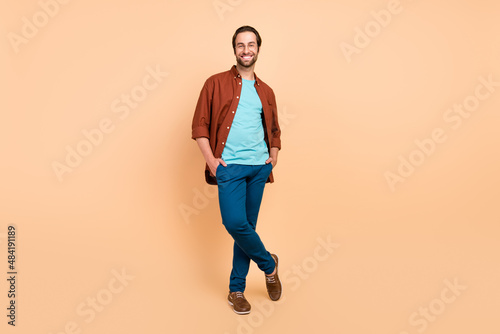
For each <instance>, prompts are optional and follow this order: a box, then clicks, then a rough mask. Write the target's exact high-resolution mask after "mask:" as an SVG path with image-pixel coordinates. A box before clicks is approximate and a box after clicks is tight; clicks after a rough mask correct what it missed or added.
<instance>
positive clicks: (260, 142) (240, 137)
mask: <svg viewBox="0 0 500 334" xmlns="http://www.w3.org/2000/svg"><path fill="white" fill-rule="evenodd" d="M242 81H243V82H242V87H241V95H240V101H239V103H238V108H237V109H236V113H235V115H234V119H233V124H232V125H231V129H229V135H228V137H227V140H226V145H225V147H224V150H223V151H222V160H224V161H225V162H226V163H228V164H239V165H263V164H265V163H266V160H267V159H269V151H268V149H267V144H266V142H265V140H264V127H263V126H262V102H261V101H260V98H259V95H258V94H257V90H256V89H255V86H254V83H255V80H246V79H243V78H242Z"/></svg>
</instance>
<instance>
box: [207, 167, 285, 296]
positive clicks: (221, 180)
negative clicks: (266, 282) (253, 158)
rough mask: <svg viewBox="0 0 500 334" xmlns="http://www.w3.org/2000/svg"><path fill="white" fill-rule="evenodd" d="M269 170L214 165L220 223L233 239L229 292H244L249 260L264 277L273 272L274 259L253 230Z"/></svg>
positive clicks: (270, 168) (267, 168)
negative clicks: (215, 166)
mask: <svg viewBox="0 0 500 334" xmlns="http://www.w3.org/2000/svg"><path fill="white" fill-rule="evenodd" d="M271 170H272V164H271V163H269V164H266V165H255V166H254V165H237V164H227V167H224V166H223V165H222V164H220V165H219V166H217V170H216V172H215V174H216V175H215V176H216V178H217V184H218V188H219V189H218V190H219V207H220V212H221V216H222V224H224V226H225V228H226V230H227V231H228V232H229V234H230V235H231V236H232V237H233V239H234V247H233V269H232V271H231V276H230V279H229V292H234V291H241V292H243V291H245V287H246V277H247V274H248V269H249V267H250V260H253V261H254V262H255V263H256V264H257V266H258V267H259V268H260V269H261V270H262V271H263V272H264V273H266V274H271V273H272V272H273V271H274V267H275V263H274V259H273V258H272V257H271V254H270V253H269V252H268V251H267V250H266V248H265V247H264V244H263V243H262V241H261V240H260V237H259V235H258V234H257V232H256V231H255V227H256V225H257V216H258V215H259V209H260V203H261V201H262V195H263V193H264V186H265V184H266V180H267V178H268V177H269V174H270V173H271Z"/></svg>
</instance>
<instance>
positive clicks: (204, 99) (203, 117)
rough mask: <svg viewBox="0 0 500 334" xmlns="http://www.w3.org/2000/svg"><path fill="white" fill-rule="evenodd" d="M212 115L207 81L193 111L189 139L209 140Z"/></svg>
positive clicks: (210, 93) (210, 94)
mask: <svg viewBox="0 0 500 334" xmlns="http://www.w3.org/2000/svg"><path fill="white" fill-rule="evenodd" d="M211 115H212V90H211V89H210V84H209V81H208V80H207V81H206V82H205V84H204V85H203V88H202V89H201V92H200V97H199V98H198V103H197V104H196V109H195V111H194V116H193V123H192V126H191V138H192V139H196V138H199V137H206V138H209V139H210V119H211Z"/></svg>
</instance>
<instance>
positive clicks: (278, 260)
mask: <svg viewBox="0 0 500 334" xmlns="http://www.w3.org/2000/svg"><path fill="white" fill-rule="evenodd" d="M274 256H276V275H277V276H278V282H280V286H281V293H280V296H279V298H278V299H271V297H269V299H271V300H272V301H273V302H276V301H278V300H280V298H281V296H283V284H281V280H280V274H279V270H278V267H279V262H280V258H279V257H278V254H274Z"/></svg>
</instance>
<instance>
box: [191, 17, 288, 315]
mask: <svg viewBox="0 0 500 334" xmlns="http://www.w3.org/2000/svg"><path fill="white" fill-rule="evenodd" d="M232 43H233V52H234V55H235V56H236V65H233V66H232V67H231V69H230V70H229V71H225V72H222V73H218V74H215V75H213V76H211V77H210V78H208V79H207V80H206V81H205V84H204V86H203V88H202V90H201V93H200V97H199V99H198V103H197V105H196V110H195V113H194V117H193V124H192V136H191V137H192V138H193V139H195V140H196V142H197V143H198V146H199V148H200V150H201V153H202V154H203V157H204V158H205V161H206V165H205V179H206V182H207V183H209V184H217V186H218V192H219V207H220V211H221V217H222V223H223V224H224V226H225V228H226V230H227V231H228V232H229V234H230V235H231V236H232V237H233V239H234V247H233V267H232V271H231V275H230V279H229V296H228V301H229V305H231V306H232V307H233V310H234V312H236V313H237V314H248V313H250V309H251V306H250V304H249V303H248V301H247V300H246V298H245V296H244V294H243V292H244V291H245V287H246V276H247V274H248V269H249V266H250V260H253V261H254V262H255V263H256V264H257V266H258V267H259V269H261V270H262V271H263V272H264V273H265V278H266V287H267V291H268V294H269V297H270V298H271V300H273V301H276V300H278V299H279V298H280V297H281V282H280V280H279V277H278V256H277V255H276V254H271V253H269V252H268V251H267V250H266V248H265V246H264V244H263V243H262V241H261V239H260V237H259V235H258V234H257V232H256V231H255V226H256V224H257V216H258V213H259V209H260V204H261V200H262V195H263V192H264V186H265V184H266V183H268V182H269V183H271V182H274V178H273V173H272V169H274V167H275V166H276V163H277V162H278V151H279V150H280V149H281V140H280V136H281V130H280V127H279V125H278V111H277V107H276V99H275V96H274V92H273V90H272V89H271V87H269V86H268V85H267V84H265V83H264V82H263V81H262V80H260V79H259V78H258V77H257V75H256V74H255V73H254V67H255V63H256V61H257V57H258V55H259V51H260V46H261V43H262V40H261V37H260V35H259V33H258V32H257V30H255V29H254V28H252V27H250V26H243V27H240V28H238V29H237V30H236V32H235V33H234V35H233V41H232Z"/></svg>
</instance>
